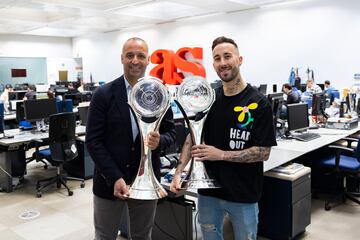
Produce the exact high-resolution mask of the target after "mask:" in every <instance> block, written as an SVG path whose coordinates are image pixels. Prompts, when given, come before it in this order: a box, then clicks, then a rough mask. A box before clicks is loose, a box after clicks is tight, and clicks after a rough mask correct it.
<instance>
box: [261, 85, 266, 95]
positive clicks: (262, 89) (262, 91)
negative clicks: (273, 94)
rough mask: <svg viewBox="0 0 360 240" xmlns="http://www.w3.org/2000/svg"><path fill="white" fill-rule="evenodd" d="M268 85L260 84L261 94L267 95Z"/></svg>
mask: <svg viewBox="0 0 360 240" xmlns="http://www.w3.org/2000/svg"><path fill="white" fill-rule="evenodd" d="M266 90H267V84H260V87H259V92H260V93H262V94H264V95H266Z"/></svg>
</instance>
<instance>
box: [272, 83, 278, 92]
mask: <svg viewBox="0 0 360 240" xmlns="http://www.w3.org/2000/svg"><path fill="white" fill-rule="evenodd" d="M273 93H277V84H273Z"/></svg>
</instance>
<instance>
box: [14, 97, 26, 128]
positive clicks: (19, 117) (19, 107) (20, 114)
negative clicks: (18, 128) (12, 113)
mask: <svg viewBox="0 0 360 240" xmlns="http://www.w3.org/2000/svg"><path fill="white" fill-rule="evenodd" d="M24 120H25V111H24V101H19V102H16V121H17V122H18V123H19V122H21V121H24Z"/></svg>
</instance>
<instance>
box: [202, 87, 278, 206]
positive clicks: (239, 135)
mask: <svg viewBox="0 0 360 240" xmlns="http://www.w3.org/2000/svg"><path fill="white" fill-rule="evenodd" d="M272 119H273V118H272V111H271V107H270V104H269V102H268V100H267V99H266V98H265V96H263V95H262V94H260V93H259V92H258V91H257V90H255V89H253V88H252V87H251V86H250V84H248V85H247V86H246V88H245V89H244V90H243V91H242V92H240V93H239V94H237V95H235V96H230V97H229V96H225V95H224V94H223V92H222V91H221V93H219V95H218V97H217V99H216V101H215V102H214V104H213V106H212V107H211V109H210V112H209V114H208V116H207V119H206V122H205V125H204V128H203V134H204V142H205V144H207V145H212V146H214V147H216V148H219V149H222V150H225V151H240V150H243V149H247V148H250V147H252V146H274V145H276V139H275V134H274V127H273V120H272ZM204 164H205V167H206V170H207V171H208V173H209V175H210V176H211V177H213V178H215V179H216V180H217V181H218V182H219V183H220V184H221V186H222V188H219V189H199V190H198V192H199V194H202V195H207V196H213V197H217V198H220V199H224V200H227V201H232V202H242V203H254V202H258V201H259V199H260V196H261V191H262V182H263V162H255V163H235V162H229V161H205V162H204Z"/></svg>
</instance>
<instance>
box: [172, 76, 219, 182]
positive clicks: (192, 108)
mask: <svg viewBox="0 0 360 240" xmlns="http://www.w3.org/2000/svg"><path fill="white" fill-rule="evenodd" d="M177 100H178V101H176V103H177V104H178V105H179V108H180V110H181V112H182V114H183V115H184V119H185V121H186V123H187V125H188V127H189V129H190V135H191V139H192V142H193V145H197V144H201V143H202V129H203V126H204V123H205V120H206V116H207V112H208V110H209V109H210V107H211V105H212V104H213V103H214V101H215V92H214V90H213V89H212V88H211V86H210V84H209V83H208V82H207V81H206V79H205V78H203V77H199V76H191V77H187V78H185V79H184V80H183V82H182V83H181V85H180V86H179V88H178V92H177ZM184 110H185V111H186V112H193V113H202V117H201V118H200V119H196V120H195V121H190V120H189V118H188V117H187V114H186V112H185V111H184ZM189 164H190V168H189V171H188V173H187V175H186V176H185V178H184V179H183V180H182V183H181V186H182V188H192V189H200V188H219V187H220V185H219V184H218V183H217V181H216V180H215V179H211V178H210V177H209V175H208V173H207V171H206V169H205V166H204V163H203V162H200V161H196V159H194V158H192V159H191V160H190V163H189Z"/></svg>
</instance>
